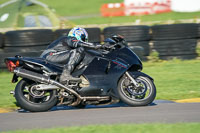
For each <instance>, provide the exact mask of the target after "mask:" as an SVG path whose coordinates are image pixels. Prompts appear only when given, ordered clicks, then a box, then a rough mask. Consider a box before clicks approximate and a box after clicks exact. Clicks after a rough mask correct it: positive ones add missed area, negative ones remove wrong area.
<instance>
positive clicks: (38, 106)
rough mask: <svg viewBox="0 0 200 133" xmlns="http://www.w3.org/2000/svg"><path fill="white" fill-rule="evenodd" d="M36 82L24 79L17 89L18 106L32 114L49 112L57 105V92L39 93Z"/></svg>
mask: <svg viewBox="0 0 200 133" xmlns="http://www.w3.org/2000/svg"><path fill="white" fill-rule="evenodd" d="M34 85H36V83H35V82H34V81H30V80H25V79H22V80H21V81H20V82H19V83H18V84H17V86H16V88H15V99H16V101H17V104H18V105H19V106H20V107H21V108H23V109H25V110H27V111H31V112H43V111H48V110H49V109H51V108H52V107H53V106H55V105H56V103H57V98H56V90H49V91H37V90H36V89H34Z"/></svg>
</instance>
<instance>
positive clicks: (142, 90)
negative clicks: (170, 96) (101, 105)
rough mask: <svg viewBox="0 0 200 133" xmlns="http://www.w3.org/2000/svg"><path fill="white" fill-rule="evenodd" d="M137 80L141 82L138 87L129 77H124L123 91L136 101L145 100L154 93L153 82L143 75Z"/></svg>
mask: <svg viewBox="0 0 200 133" xmlns="http://www.w3.org/2000/svg"><path fill="white" fill-rule="evenodd" d="M135 80H136V82H137V83H138V84H139V87H138V88H136V87H135V86H134V85H133V83H132V82H131V80H129V79H128V78H127V77H125V78H123V80H122V82H121V91H122V93H123V95H124V96H126V97H127V98H128V99H130V100H134V101H143V100H146V99H148V98H149V97H150V96H151V93H152V86H151V83H150V82H149V81H148V80H147V79H146V78H144V77H141V76H140V77H138V78H137V79H135Z"/></svg>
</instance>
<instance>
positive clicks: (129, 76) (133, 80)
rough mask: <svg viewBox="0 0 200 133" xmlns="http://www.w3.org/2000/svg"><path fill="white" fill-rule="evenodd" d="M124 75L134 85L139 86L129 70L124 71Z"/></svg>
mask: <svg viewBox="0 0 200 133" xmlns="http://www.w3.org/2000/svg"><path fill="white" fill-rule="evenodd" d="M125 75H126V76H127V77H128V78H129V79H130V80H131V81H132V82H133V84H134V86H135V87H139V84H138V83H137V82H136V81H135V79H134V78H133V77H132V76H131V75H130V74H129V72H126V73H125Z"/></svg>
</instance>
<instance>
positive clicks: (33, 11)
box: [17, 4, 59, 27]
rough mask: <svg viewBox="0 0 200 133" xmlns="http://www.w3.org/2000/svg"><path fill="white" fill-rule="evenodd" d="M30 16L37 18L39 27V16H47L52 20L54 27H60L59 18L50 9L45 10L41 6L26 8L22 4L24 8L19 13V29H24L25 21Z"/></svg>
mask: <svg viewBox="0 0 200 133" xmlns="http://www.w3.org/2000/svg"><path fill="white" fill-rule="evenodd" d="M28 15H32V16H35V19H36V21H37V22H36V23H37V26H38V27H39V26H40V24H39V22H38V17H37V16H38V15H44V16H47V17H48V18H49V19H50V20H51V22H52V25H53V26H58V25H59V20H58V17H57V16H56V15H55V14H54V13H52V12H51V11H50V10H49V9H46V8H43V7H41V6H39V5H32V6H25V4H22V8H21V10H20V12H19V17H18V25H17V27H24V19H25V17H26V16H28Z"/></svg>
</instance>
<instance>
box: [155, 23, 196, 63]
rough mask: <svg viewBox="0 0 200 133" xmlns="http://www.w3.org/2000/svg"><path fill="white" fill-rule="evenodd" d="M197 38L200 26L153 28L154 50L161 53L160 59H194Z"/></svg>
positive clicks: (188, 24) (159, 26) (178, 25)
mask: <svg viewBox="0 0 200 133" xmlns="http://www.w3.org/2000/svg"><path fill="white" fill-rule="evenodd" d="M197 38H198V24H194V23H187V24H172V25H156V26H152V41H153V48H152V49H153V50H155V51H157V52H158V53H159V57H160V59H164V60H168V59H172V58H178V59H194V58H195V57H197V53H196V46H197Z"/></svg>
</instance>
